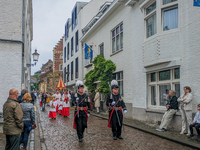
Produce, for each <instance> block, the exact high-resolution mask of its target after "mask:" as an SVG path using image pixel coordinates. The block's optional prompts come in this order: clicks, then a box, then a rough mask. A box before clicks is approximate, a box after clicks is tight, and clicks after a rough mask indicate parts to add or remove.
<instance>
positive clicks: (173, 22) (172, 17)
mask: <svg viewBox="0 0 200 150" xmlns="http://www.w3.org/2000/svg"><path fill="white" fill-rule="evenodd" d="M175 28H178V7H176V8H172V9H167V10H164V11H163V31H166V30H171V29H175Z"/></svg>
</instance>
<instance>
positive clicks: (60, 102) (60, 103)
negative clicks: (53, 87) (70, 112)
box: [58, 93, 64, 115]
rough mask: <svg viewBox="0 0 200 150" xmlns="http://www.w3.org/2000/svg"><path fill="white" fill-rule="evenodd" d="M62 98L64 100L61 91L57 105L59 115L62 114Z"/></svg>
mask: <svg viewBox="0 0 200 150" xmlns="http://www.w3.org/2000/svg"><path fill="white" fill-rule="evenodd" d="M63 100H64V95H63V93H61V96H60V101H59V106H58V113H59V115H62V109H63Z"/></svg>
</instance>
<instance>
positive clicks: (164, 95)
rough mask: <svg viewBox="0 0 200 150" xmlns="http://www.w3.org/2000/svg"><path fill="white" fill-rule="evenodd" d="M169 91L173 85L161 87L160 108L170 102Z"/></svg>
mask: <svg viewBox="0 0 200 150" xmlns="http://www.w3.org/2000/svg"><path fill="white" fill-rule="evenodd" d="M169 90H171V85H160V86H159V96H160V106H165V105H166V104H167V102H168V100H169Z"/></svg>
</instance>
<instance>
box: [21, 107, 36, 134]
mask: <svg viewBox="0 0 200 150" xmlns="http://www.w3.org/2000/svg"><path fill="white" fill-rule="evenodd" d="M20 106H21V105H20ZM21 108H22V106H21ZM22 111H23V109H22ZM23 114H25V115H26V117H27V118H28V119H29V120H30V121H31V123H32V124H33V122H32V120H31V119H30V118H29V117H28V115H27V114H26V113H25V112H24V111H23ZM31 127H32V129H35V128H36V127H37V126H36V124H33V125H31ZM29 130H31V129H29Z"/></svg>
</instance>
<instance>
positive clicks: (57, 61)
mask: <svg viewBox="0 0 200 150" xmlns="http://www.w3.org/2000/svg"><path fill="white" fill-rule="evenodd" d="M53 52H54V55H53V56H54V59H53V71H54V72H57V71H59V72H60V73H62V71H60V65H62V64H63V59H62V58H61V55H63V37H62V39H61V40H60V41H59V42H58V44H57V45H56V46H55V47H54V51H53Z"/></svg>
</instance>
